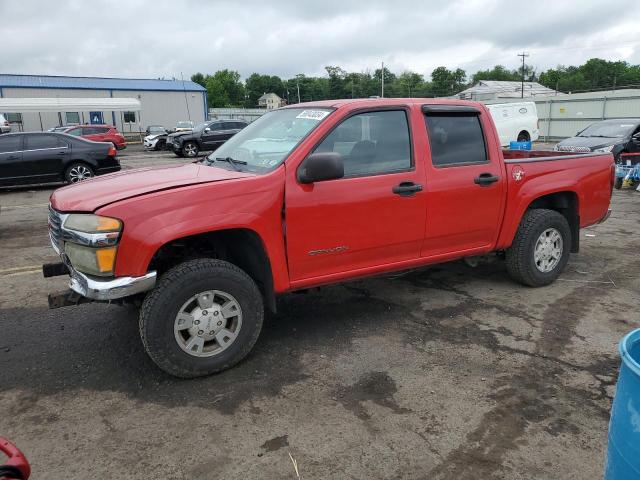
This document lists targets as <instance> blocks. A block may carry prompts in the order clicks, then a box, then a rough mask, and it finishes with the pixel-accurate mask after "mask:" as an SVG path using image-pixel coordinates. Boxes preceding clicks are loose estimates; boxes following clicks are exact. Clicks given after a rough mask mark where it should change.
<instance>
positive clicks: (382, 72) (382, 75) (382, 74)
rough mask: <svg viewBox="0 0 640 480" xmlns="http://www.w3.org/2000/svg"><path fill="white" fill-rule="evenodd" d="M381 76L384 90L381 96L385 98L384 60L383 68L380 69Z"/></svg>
mask: <svg viewBox="0 0 640 480" xmlns="http://www.w3.org/2000/svg"><path fill="white" fill-rule="evenodd" d="M380 76H381V77H382V92H381V95H380V97H382V98H384V62H382V70H381V71H380Z"/></svg>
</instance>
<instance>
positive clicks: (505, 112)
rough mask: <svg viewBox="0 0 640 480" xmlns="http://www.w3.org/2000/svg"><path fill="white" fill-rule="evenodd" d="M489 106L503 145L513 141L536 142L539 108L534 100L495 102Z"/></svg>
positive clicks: (538, 133)
mask: <svg viewBox="0 0 640 480" xmlns="http://www.w3.org/2000/svg"><path fill="white" fill-rule="evenodd" d="M487 108H488V109H489V113H491V118H493V122H494V123H495V124H496V130H497V131H498V137H500V145H502V146H503V147H506V146H508V145H509V143H510V142H513V141H517V142H535V141H536V140H537V139H538V137H539V135H540V132H539V130H538V110H537V109H536V104H535V103H534V102H517V103H494V104H490V105H487Z"/></svg>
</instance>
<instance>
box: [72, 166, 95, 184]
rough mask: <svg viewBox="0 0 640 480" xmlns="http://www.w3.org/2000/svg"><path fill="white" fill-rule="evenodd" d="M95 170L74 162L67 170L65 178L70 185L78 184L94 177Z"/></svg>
mask: <svg viewBox="0 0 640 480" xmlns="http://www.w3.org/2000/svg"><path fill="white" fill-rule="evenodd" d="M94 175H95V174H94V172H93V169H92V168H91V167H90V166H89V165H87V164H86V163H83V162H74V163H72V164H71V165H69V167H68V168H67V170H66V172H65V174H64V178H65V180H66V181H67V182H68V183H78V182H81V181H83V180H86V179H87V178H91V177H93V176H94Z"/></svg>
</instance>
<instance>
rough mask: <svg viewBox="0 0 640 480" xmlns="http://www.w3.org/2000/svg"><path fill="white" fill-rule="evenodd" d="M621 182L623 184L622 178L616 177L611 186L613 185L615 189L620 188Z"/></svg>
mask: <svg viewBox="0 0 640 480" xmlns="http://www.w3.org/2000/svg"><path fill="white" fill-rule="evenodd" d="M623 184H624V178H622V177H616V181H615V183H614V184H613V186H614V187H615V189H616V190H620V189H621V188H622V185H623Z"/></svg>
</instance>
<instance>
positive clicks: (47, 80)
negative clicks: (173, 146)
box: [0, 73, 208, 133]
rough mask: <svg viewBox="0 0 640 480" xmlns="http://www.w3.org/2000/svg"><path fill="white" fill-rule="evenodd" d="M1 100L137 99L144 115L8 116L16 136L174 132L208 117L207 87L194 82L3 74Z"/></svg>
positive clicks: (75, 113) (80, 113) (91, 112)
mask: <svg viewBox="0 0 640 480" xmlns="http://www.w3.org/2000/svg"><path fill="white" fill-rule="evenodd" d="M0 98H96V99H99V98H134V99H137V100H139V101H140V103H141V106H142V109H141V111H140V112H110V111H86V112H26V111H25V112H2V113H4V114H5V117H7V119H8V120H9V121H10V122H11V124H12V128H13V131H40V130H47V129H48V128H51V127H55V126H59V125H69V124H78V123H107V124H112V125H115V126H116V127H117V128H118V130H120V131H121V132H124V133H127V132H138V131H139V130H145V129H146V128H147V127H148V126H149V125H162V126H164V127H166V128H169V129H170V128H173V127H175V124H176V123H177V122H179V121H185V120H190V121H192V122H194V123H195V124H198V123H200V122H203V121H204V120H205V119H206V116H207V111H208V108H207V94H206V90H205V88H204V87H202V86H201V85H199V84H197V83H194V82H192V81H190V80H176V79H170V80H165V79H146V78H105V77H68V76H53V75H15V74H3V73H0Z"/></svg>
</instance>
